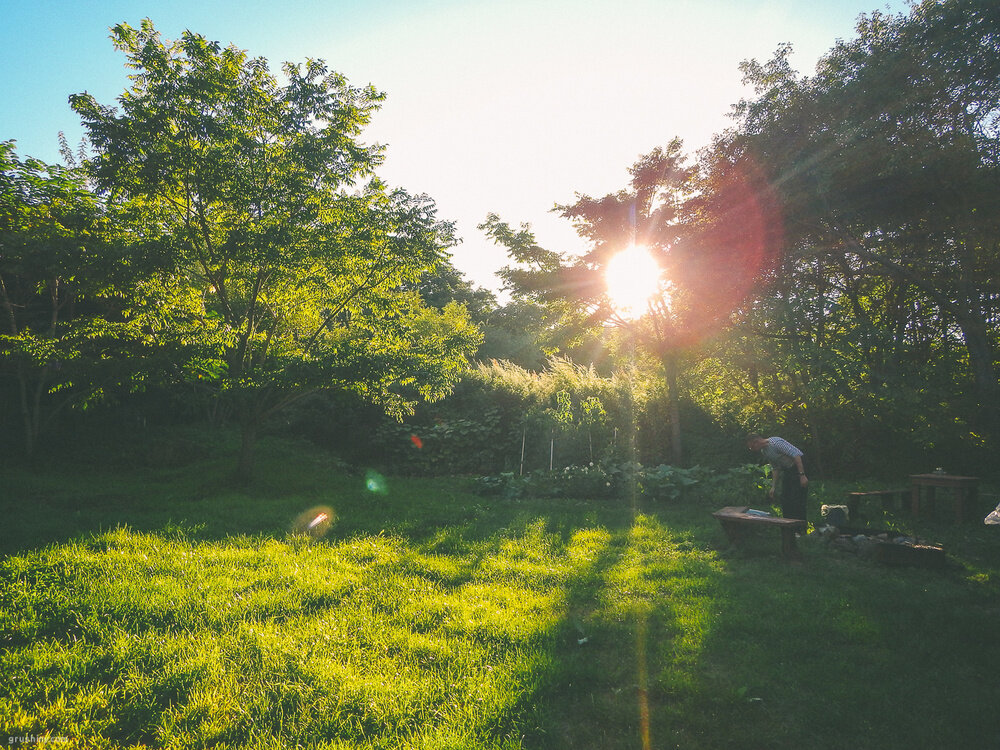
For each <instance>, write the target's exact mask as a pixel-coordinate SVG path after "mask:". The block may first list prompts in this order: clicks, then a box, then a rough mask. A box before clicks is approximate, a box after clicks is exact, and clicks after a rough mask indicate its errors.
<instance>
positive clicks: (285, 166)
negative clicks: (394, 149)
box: [71, 20, 478, 476]
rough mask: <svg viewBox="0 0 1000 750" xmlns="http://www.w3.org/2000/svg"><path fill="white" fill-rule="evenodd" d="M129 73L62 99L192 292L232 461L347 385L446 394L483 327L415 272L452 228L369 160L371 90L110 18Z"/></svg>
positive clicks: (374, 152) (154, 248)
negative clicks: (324, 391)
mask: <svg viewBox="0 0 1000 750" xmlns="http://www.w3.org/2000/svg"><path fill="white" fill-rule="evenodd" d="M112 40H113V42H114V44H115V46H116V47H117V48H118V49H119V50H121V51H122V52H124V53H125V56H126V58H127V63H128V66H129V67H130V68H131V69H132V70H133V71H134V72H133V73H132V75H131V76H130V78H131V80H132V86H131V88H129V89H128V90H127V91H125V92H124V93H123V94H122V95H121V96H120V97H119V99H118V106H117V107H116V108H112V107H107V106H102V105H101V104H99V103H98V102H97V101H96V100H95V99H94V98H93V97H92V96H90V95H88V94H79V95H75V96H73V97H71V103H72V105H73V107H74V109H75V110H76V111H77V112H78V113H79V114H80V115H81V117H82V118H83V121H84V125H85V126H86V128H87V131H88V137H89V140H90V143H91V144H92V146H93V148H94V149H95V151H96V157H95V158H94V159H93V161H92V163H91V169H92V175H93V178H94V180H95V181H96V184H97V186H98V187H99V188H100V189H101V190H102V191H104V192H105V193H106V194H107V196H108V200H109V201H111V202H112V203H123V204H127V205H128V206H129V210H130V211H131V212H132V217H133V224H134V227H135V233H134V235H135V237H136V241H137V242H140V243H141V244H142V245H143V246H144V247H145V249H146V252H147V253H148V254H150V255H158V256H161V257H165V258H166V259H168V260H169V265H170V267H171V268H172V269H173V270H174V271H175V273H177V274H179V275H182V276H183V277H184V279H185V280H186V282H187V283H188V284H189V286H190V288H192V289H194V290H196V292H197V294H198V296H199V297H200V301H201V311H200V314H199V316H198V321H197V322H198V325H199V327H200V328H199V334H198V336H197V337H196V338H197V340H198V341H199V342H201V343H205V342H208V343H209V346H208V347H207V348H206V351H214V352H215V353H216V357H215V358H214V359H213V358H212V357H206V358H205V359H204V360H203V362H202V364H201V366H200V368H198V369H199V370H200V371H198V372H195V371H194V370H191V371H190V373H189V374H190V375H191V376H195V375H201V376H202V377H201V380H202V382H210V383H213V384H214V386H215V390H216V394H217V396H218V397H219V398H220V399H222V400H223V401H224V403H225V405H226V407H227V408H228V409H231V410H232V412H233V414H234V416H235V418H236V419H237V420H238V422H239V425H240V427H241V430H242V434H243V450H242V451H241V458H240V465H239V472H240V473H241V474H242V475H244V476H246V475H247V474H249V472H250V468H251V465H252V449H253V445H254V443H255V440H256V437H257V434H258V431H259V429H260V428H261V427H262V425H264V424H265V423H266V421H267V419H268V418H269V417H270V416H272V415H274V414H275V413H276V412H277V411H279V410H280V409H282V408H284V407H285V406H287V405H288V404H290V403H291V402H293V401H294V400H296V399H299V398H301V397H302V396H303V395H305V394H308V393H310V392H312V391H314V390H316V389H321V388H329V387H343V388H349V389H353V390H355V391H357V392H359V393H361V394H362V395H364V396H365V397H366V398H367V399H369V400H371V401H374V402H377V403H380V404H383V405H384V406H386V407H387V408H389V409H391V410H395V411H405V410H406V409H407V408H409V406H410V405H411V404H412V403H413V402H414V400H415V399H419V398H423V399H434V398H439V397H441V396H443V395H444V394H445V393H447V392H448V390H449V389H450V387H451V385H452V383H453V382H454V380H455V378H456V377H457V376H458V374H459V373H460V371H461V369H462V367H463V366H464V363H465V361H466V358H467V356H468V355H469V354H470V353H471V352H472V351H474V347H475V345H476V343H477V341H478V333H477V331H476V330H475V328H474V327H473V326H472V325H471V324H470V323H469V322H468V318H467V316H466V315H465V314H464V310H463V308H461V307H459V306H457V305H452V306H451V307H447V308H446V309H444V310H435V309H431V308H428V307H426V306H425V305H424V304H423V303H422V302H421V300H420V297H419V293H418V291H417V289H416V284H417V282H418V281H419V279H420V277H421V276H422V274H424V273H425V272H427V271H428V270H429V269H432V268H434V266H435V265H436V264H437V263H438V262H439V261H440V260H441V259H442V258H443V257H444V249H445V248H446V247H447V246H448V245H449V244H450V243H451V242H452V231H451V226H450V225H448V224H445V223H442V222H439V221H437V219H436V216H435V207H434V205H433V203H432V202H431V201H430V200H429V199H428V198H427V197H426V196H412V195H410V194H408V193H406V192H404V191H402V190H390V189H389V188H388V187H387V186H386V185H385V184H383V183H382V182H381V181H380V180H379V179H378V178H377V177H376V175H375V169H376V167H377V166H378V165H379V163H380V161H381V158H382V157H381V148H380V147H378V146H368V145H365V144H364V143H362V142H361V141H360V140H359V136H360V135H361V133H362V130H363V128H364V126H365V125H366V124H367V123H368V122H369V119H370V117H371V115H372V113H373V112H374V111H375V109H376V108H377V107H378V105H379V102H380V100H381V98H382V95H381V94H380V93H378V92H377V91H375V90H374V89H373V88H371V87H366V88H355V87H353V86H351V85H349V84H348V82H347V81H346V80H345V79H344V77H343V76H341V75H338V74H336V73H332V72H330V71H329V70H328V69H327V67H326V66H325V64H324V63H323V62H322V61H316V60H308V61H307V62H305V63H304V64H300V65H293V64H290V63H286V64H285V66H284V69H283V78H284V81H283V82H281V83H279V81H278V80H277V79H276V78H275V76H273V75H272V74H271V73H270V72H269V70H268V65H267V61H266V60H264V59H262V58H250V57H248V56H247V54H246V53H245V52H244V51H242V50H239V49H237V48H236V47H233V46H229V47H222V46H221V45H220V44H218V43H216V42H210V41H208V40H206V39H205V38H204V37H202V36H200V35H197V34H194V33H191V32H185V33H184V34H183V35H182V36H181V38H180V39H178V40H176V41H168V40H164V39H162V38H161V36H160V34H159V33H158V32H157V31H156V29H155V28H154V26H153V24H152V22H150V21H149V20H145V21H143V23H142V25H141V28H139V29H135V28H132V27H130V26H128V25H126V24H120V25H118V26H115V27H114V28H113V30H112Z"/></svg>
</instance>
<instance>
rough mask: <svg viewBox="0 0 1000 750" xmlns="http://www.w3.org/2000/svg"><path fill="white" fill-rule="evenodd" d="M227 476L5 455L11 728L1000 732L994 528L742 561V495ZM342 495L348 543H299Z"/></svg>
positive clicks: (968, 739)
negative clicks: (655, 499) (722, 515)
mask: <svg viewBox="0 0 1000 750" xmlns="http://www.w3.org/2000/svg"><path fill="white" fill-rule="evenodd" d="M230 464H231V458H229V457H225V458H222V457H217V456H212V455H209V456H208V457H206V458H204V459H198V460H195V461H193V462H191V463H187V464H186V465H183V466H175V467H173V468H133V469H122V468H119V469H116V470H111V469H100V468H86V467H81V466H70V465H63V466H61V467H59V468H49V469H47V470H46V469H35V470H32V471H27V470H21V469H14V468H7V469H5V474H4V476H5V478H4V487H3V492H4V496H3V508H2V512H3V518H4V521H3V532H2V539H0V544H2V552H3V553H4V554H5V556H4V557H3V558H0V647H2V651H0V745H2V744H3V743H5V742H6V743H7V744H9V745H11V746H13V745H25V744H31V742H25V741H23V740H32V739H36V738H39V737H43V738H47V739H48V740H50V741H49V742H47V743H46V745H45V746H46V747H60V746H65V747H87V748H102V747H136V746H145V747H151V748H152V747H171V748H201V747H220V748H221V747H233V748H236V747H253V748H290V747H303V748H306V747H308V748H313V747H315V748H454V749H455V750H470V749H474V748H538V749H545V750H547V749H549V748H555V749H558V748H566V749H569V748H612V749H613V748H674V747H676V748H683V749H685V750H688V749H699V748H704V749H706V750H709V749H711V750H717V749H718V748H748V749H749V748H761V749H770V748H823V749H824V750H825V749H828V748H845V749H846V748H850V749H851V750H856V749H857V748H908V749H912V748H933V749H934V750H940V749H941V748H968V749H969V750H975V749H977V748H987V747H997V746H998V745H1000V718H998V717H1000V714H998V713H997V711H996V709H995V703H996V696H997V694H996V692H995V691H996V688H997V686H998V685H1000V645H998V639H997V637H996V633H997V626H998V622H1000V575H998V571H1000V554H998V553H997V544H998V542H1000V539H998V537H997V535H996V534H994V533H990V532H995V531H997V529H987V528H985V527H983V526H981V525H975V524H970V525H968V526H967V527H965V528H961V529H958V528H955V527H953V526H952V525H950V524H948V523H946V522H945V521H944V520H942V522H940V523H937V524H935V523H933V522H922V523H926V525H923V526H921V527H920V528H919V529H914V531H917V532H919V533H921V534H922V535H923V536H927V537H928V538H933V539H934V540H935V541H939V542H941V543H943V544H944V545H945V547H946V548H947V549H948V551H949V567H948V569H947V570H944V571H931V570H925V569H920V568H888V567H883V566H879V565H877V564H876V563H873V562H868V561H865V560H859V559H857V558H854V557H848V556H845V555H842V554H841V553H837V552H834V551H832V550H830V549H827V548H825V547H823V546H822V545H821V544H820V543H819V542H816V541H813V540H802V542H801V546H802V547H803V552H804V561H803V562H802V564H800V565H790V564H788V563H785V562H784V561H783V560H782V559H781V557H780V555H779V554H778V553H779V543H778V537H777V534H776V533H775V534H774V536H771V534H770V533H767V534H764V535H761V536H760V538H759V539H756V540H754V543H753V544H751V545H750V546H749V548H747V549H746V550H742V551H733V550H730V549H728V548H727V545H726V542H725V539H724V537H723V534H722V532H721V529H719V528H718V525H717V524H716V522H715V521H714V519H712V518H711V516H710V515H709V514H710V511H711V510H714V509H715V508H717V507H720V506H722V505H726V504H728V502H727V500H726V498H721V497H720V498H713V497H704V496H701V495H698V494H697V493H692V495H691V496H689V497H688V498H687V499H686V500H684V501H682V502H676V503H672V504H666V503H640V504H639V506H637V507H633V505H632V504H630V503H627V502H626V503H622V502H617V501H607V500H602V501H590V500H588V499H586V498H580V499H575V500H546V501H539V500H531V499H526V500H519V501H505V500H500V499H493V498H491V499H485V498H481V497H478V496H476V495H473V494H471V493H470V492H468V490H467V486H468V483H467V482H466V481H465V480H461V479H439V480H426V479H403V478H392V477H389V478H381V477H376V476H373V475H369V476H367V477H366V476H365V473H364V472H363V471H361V472H353V473H352V472H348V471H344V470H343V468H341V467H338V466H337V465H336V464H334V463H332V462H330V461H327V460H324V459H323V457H322V455H321V454H317V453H316V452H315V451H312V450H309V449H306V448H303V447H302V446H298V445H293V444H290V443H283V442H275V443H272V444H270V445H268V446H266V447H265V449H264V450H262V451H261V461H260V465H259V469H258V478H257V480H256V481H255V483H254V484H253V485H252V486H250V487H248V488H243V489H238V488H235V487H234V486H232V485H230V483H229V482H228V481H227V480H226V475H227V472H228V469H229V468H230ZM816 490H817V496H821V495H822V494H823V487H822V486H817V488H816ZM827 494H830V495H831V496H833V495H834V494H836V492H835V491H834V489H829V488H828V489H827ZM318 505H323V506H328V507H330V508H332V509H334V511H335V512H336V514H337V521H336V523H335V524H334V525H333V527H332V529H331V531H330V533H329V534H328V535H327V536H326V537H325V538H324V539H321V540H310V539H307V538H304V537H302V536H296V535H294V534H291V533H290V529H291V528H292V524H293V522H294V519H295V518H296V516H297V515H299V514H300V513H301V512H302V511H304V510H305V509H307V508H309V507H314V506H318ZM885 520H886V521H893V522H894V523H896V524H898V525H901V526H902V525H905V524H906V523H907V521H906V519H905V518H899V519H885ZM767 531H768V532H770V531H771V530H767ZM58 738H63V739H62V740H59V739H58Z"/></svg>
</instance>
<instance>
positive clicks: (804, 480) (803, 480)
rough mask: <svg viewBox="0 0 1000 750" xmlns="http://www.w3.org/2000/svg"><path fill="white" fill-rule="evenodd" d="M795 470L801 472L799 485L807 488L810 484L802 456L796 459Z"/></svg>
mask: <svg viewBox="0 0 1000 750" xmlns="http://www.w3.org/2000/svg"><path fill="white" fill-rule="evenodd" d="M794 460H795V468H796V469H798V471H799V484H800V485H802V486H803V487H805V486H806V485H807V484H809V478H808V477H806V470H805V469H804V468H803V467H802V456H796V457H795V459H794Z"/></svg>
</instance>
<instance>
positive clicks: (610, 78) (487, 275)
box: [0, 0, 906, 288]
mask: <svg viewBox="0 0 1000 750" xmlns="http://www.w3.org/2000/svg"><path fill="white" fill-rule="evenodd" d="M876 9H877V10H883V11H885V10H890V11H892V12H898V11H902V10H905V9H906V5H905V3H904V2H903V1H902V0H893V2H891V3H888V4H886V3H885V2H884V0H811V1H810V2H803V1H802V0H464V1H459V0H312V1H307V0H283V1H282V2H273V1H272V2H263V1H262V0H239V2H236V1H234V0H198V1H197V2H196V1H195V0H144V1H142V2H133V1H127V0H103V1H102V0H0V18H2V23H0V66H2V67H0V73H2V75H0V140H8V139H11V138H13V139H16V140H17V142H18V152H19V154H20V155H21V156H22V157H23V156H29V155H30V156H36V157H38V158H41V159H44V160H46V161H58V160H59V154H58V141H57V133H58V132H59V131H60V130H61V131H64V132H65V133H66V135H67V137H68V139H69V141H70V143H71V144H75V143H76V142H77V141H78V140H79V139H80V137H81V136H82V134H83V130H82V128H81V127H80V124H79V120H78V119H77V117H76V116H75V115H74V114H73V112H72V111H71V110H70V108H69V106H68V104H67V97H68V96H69V95H70V94H72V93H77V92H81V91H90V92H91V93H93V94H94V95H95V96H96V97H97V99H98V101H99V102H101V103H102V104H113V103H114V100H115V98H116V97H117V96H118V95H119V94H120V93H121V92H122V91H123V90H124V89H125V87H126V83H127V79H126V70H125V68H124V65H123V58H122V56H121V55H120V54H119V53H117V52H116V51H115V50H114V49H113V48H112V46H111V43H110V41H109V39H108V29H109V27H110V26H112V25H114V24H116V23H119V22H121V21H125V22H128V23H130V24H132V25H133V26H137V25H138V24H139V22H140V21H141V20H142V18H144V17H149V18H151V19H152V20H153V22H154V23H155V24H156V27H157V29H159V30H160V31H161V33H162V34H163V35H164V36H165V37H167V38H170V39H172V38H175V37H176V36H178V35H179V34H180V32H181V31H183V30H184V29H190V30H192V31H195V32H197V33H200V34H203V35H205V36H206V37H208V38H209V39H213V40H217V41H220V42H222V43H224V44H228V43H234V44H236V45H237V46H238V47H241V48H243V49H246V50H248V51H249V52H250V53H251V54H252V55H254V56H263V57H266V58H267V59H268V60H269V61H270V62H271V63H272V69H273V70H275V71H277V70H278V69H279V66H280V63H281V62H283V61H286V60H291V61H295V62H300V61H302V60H304V59H305V58H307V57H312V58H322V59H324V60H326V61H327V63H328V64H329V65H330V67H331V68H333V69H334V70H337V71H339V72H341V73H343V74H344V75H346V76H347V77H348V79H349V80H350V81H351V82H352V83H353V84H355V85H361V84H367V83H372V84H374V85H375V86H376V87H377V88H379V89H381V90H383V91H385V92H386V93H387V95H388V98H387V101H386V102H385V104H384V106H383V108H382V111H381V112H380V113H379V114H378V115H376V118H375V120H374V122H373V124H372V127H371V129H370V130H369V134H368V138H369V140H372V141H378V142H380V143H384V144H386V145H387V146H388V154H387V161H386V164H385V165H384V167H383V169H382V175H383V177H384V178H385V179H387V180H388V181H389V183H390V184H392V185H400V186H402V187H404V188H406V189H408V190H410V191H411V192H425V193H427V194H429V195H430V196H431V197H432V198H434V199H435V200H436V201H437V203H438V208H439V212H440V214H441V217H442V218H445V219H450V220H454V221H456V222H457V224H458V230H459V234H460V236H461V237H462V238H463V240H464V241H463V243H462V244H461V245H459V246H458V247H457V248H456V249H455V250H454V259H455V264H456V265H457V266H458V267H459V268H460V269H461V270H462V271H463V272H464V273H466V274H467V275H468V277H469V278H470V279H472V280H473V281H474V282H476V283H478V284H482V285H485V286H489V287H493V288H495V286H496V280H495V278H494V277H493V276H492V273H493V271H495V270H496V269H497V268H498V267H500V266H502V265H504V264H505V260H506V258H505V256H504V254H503V252H502V251H501V250H499V249H498V248H495V247H493V246H492V245H491V244H490V243H489V242H488V241H487V240H486V239H485V238H484V237H483V236H482V234H481V233H480V232H479V231H478V230H477V229H476V225H477V224H478V223H481V222H482V221H483V219H484V218H485V217H486V214H487V213H488V212H490V211H492V212H495V213H498V214H500V216H501V217H502V218H504V219H505V220H507V221H509V222H511V223H513V224H515V225H516V224H519V223H521V222H530V223H531V224H532V226H533V228H534V229H535V230H536V233H537V235H538V238H539V240H540V242H541V244H543V245H544V246H546V247H550V248H552V249H557V250H569V251H575V250H578V249H579V248H580V246H579V242H578V240H577V239H576V238H575V236H574V234H573V232H572V228H571V227H570V226H569V224H568V222H566V221H565V220H562V219H559V218H558V217H557V216H555V215H554V214H552V213H551V212H550V209H551V208H552V205H553V204H554V203H569V202H572V201H573V199H574V193H575V192H583V193H589V194H591V195H603V194H605V193H608V192H612V191H615V190H618V189H619V188H621V187H624V185H625V183H626V182H627V178H628V175H627V172H626V169H627V168H628V167H629V166H630V165H631V164H632V163H633V162H634V161H635V159H636V158H637V157H638V156H639V155H640V154H642V153H645V152H648V151H650V150H651V149H652V148H654V147H655V146H657V145H662V144H665V143H666V142H668V141H669V140H670V139H671V138H673V137H674V136H680V137H681V138H682V139H683V140H684V142H685V146H686V148H687V150H688V151H689V152H692V153H693V152H694V151H695V150H696V149H697V148H699V147H701V146H703V145H705V144H706V143H707V142H708V140H709V138H710V137H711V135H712V134H713V133H716V132H719V131H720V130H722V129H723V128H725V127H726V126H727V124H728V122H729V121H728V119H727V117H726V115H727V113H728V111H729V108H730V105H732V104H734V103H735V102H736V101H738V99H739V98H740V96H741V95H742V94H743V90H742V88H741V86H740V73H739V70H738V69H737V66H738V64H739V63H740V61H741V60H745V59H749V58H757V59H761V60H763V59H767V58H769V57H770V55H771V53H772V52H773V51H774V49H775V48H776V47H777V46H778V45H779V44H780V43H782V42H790V43H792V44H793V46H794V48H795V51H796V54H795V56H794V57H793V63H794V64H795V66H796V67H797V68H798V69H799V70H800V71H801V72H803V73H811V72H812V70H813V66H814V64H815V62H816V60H817V59H818V58H819V57H820V56H821V55H822V54H823V53H824V52H826V51H827V50H828V49H829V48H830V47H831V46H833V44H834V43H835V41H836V40H837V39H838V38H850V37H851V36H853V35H854V27H855V23H856V20H857V18H858V16H859V14H861V13H867V12H870V11H872V10H876Z"/></svg>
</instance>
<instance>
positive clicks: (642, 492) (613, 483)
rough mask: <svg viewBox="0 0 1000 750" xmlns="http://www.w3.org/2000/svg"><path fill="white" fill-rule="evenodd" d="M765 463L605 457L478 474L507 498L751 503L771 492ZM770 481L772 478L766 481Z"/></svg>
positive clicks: (488, 489)
mask: <svg viewBox="0 0 1000 750" xmlns="http://www.w3.org/2000/svg"><path fill="white" fill-rule="evenodd" d="M764 472H765V467H761V466H758V465H756V464H747V465H744V466H740V467H735V468H732V469H727V470H724V471H717V470H712V469H708V468H705V467H701V466H692V467H690V468H682V467H678V466H669V465H667V464H660V465H659V466H651V467H644V466H642V465H640V464H637V463H620V464H616V463H601V464H597V465H595V464H587V465H585V466H567V467H565V468H564V469H560V470H558V471H544V470H536V471H533V472H530V473H529V474H526V475H524V476H517V475H515V474H514V473H513V472H505V473H501V474H499V475H492V476H485V477H479V478H477V479H476V480H475V482H474V487H475V490H476V492H478V493H479V494H482V495H484V496H493V497H502V498H504V499H507V500H512V499H517V498H524V497H536V498H587V499H591V500H597V499H608V498H614V499H619V500H621V499H632V500H635V499H637V498H645V499H648V500H659V501H678V500H683V499H692V498H695V497H699V498H705V499H708V498H709V497H725V498H727V499H728V501H729V502H730V504H732V505H741V504H742V505H751V504H752V502H751V500H757V499H759V497H760V495H761V493H762V491H763V492H765V494H766V489H767V487H766V486H765V485H766V484H767V483H766V482H765V477H764ZM767 486H769V484H767Z"/></svg>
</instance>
